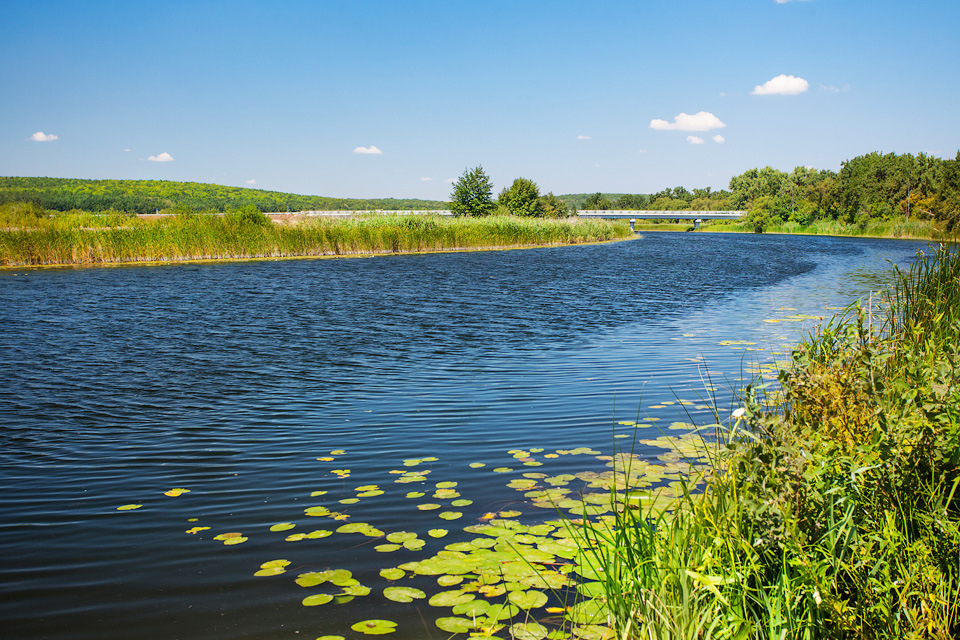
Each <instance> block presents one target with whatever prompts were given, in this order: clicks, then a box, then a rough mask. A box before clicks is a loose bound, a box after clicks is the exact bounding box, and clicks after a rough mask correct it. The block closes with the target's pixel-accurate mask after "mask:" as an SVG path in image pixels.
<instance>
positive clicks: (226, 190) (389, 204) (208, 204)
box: [0, 177, 449, 213]
mask: <svg viewBox="0 0 960 640" xmlns="http://www.w3.org/2000/svg"><path fill="white" fill-rule="evenodd" d="M8 202H31V203H33V204H35V205H37V206H39V207H41V208H43V209H47V210H51V211H71V210H74V209H80V210H82V211H109V210H113V211H120V212H125V213H154V212H155V211H157V210H158V209H159V210H160V211H161V212H163V211H166V212H172V211H198V212H199V211H227V210H228V209H240V208H243V207H248V206H253V207H256V208H257V209H259V210H260V211H264V212H270V211H311V210H312V211H317V210H338V209H343V210H353V211H371V210H375V209H399V210H408V209H411V210H413V209H446V208H448V207H449V203H447V202H440V201H436V200H412V199H409V200H408V199H397V198H379V199H368V200H362V199H355V198H327V197H324V196H304V195H298V194H294V193H282V192H279V191H262V190H260V189H245V188H241V187H224V186H222V185H218V184H203V183H199V182H174V181H169V180H80V179H74V178H12V177H6V178H5V177H0V204H4V203H8Z"/></svg>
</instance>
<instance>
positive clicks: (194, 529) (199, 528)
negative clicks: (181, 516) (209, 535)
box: [186, 527, 210, 534]
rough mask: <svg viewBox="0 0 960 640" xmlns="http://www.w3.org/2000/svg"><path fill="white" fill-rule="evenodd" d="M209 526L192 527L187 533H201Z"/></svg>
mask: <svg viewBox="0 0 960 640" xmlns="http://www.w3.org/2000/svg"><path fill="white" fill-rule="evenodd" d="M209 528H210V527H191V528H189V529H187V531H186V532H187V533H191V534H197V533H200V532H201V531H206V530H207V529H209Z"/></svg>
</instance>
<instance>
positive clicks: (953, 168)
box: [937, 151, 960, 231]
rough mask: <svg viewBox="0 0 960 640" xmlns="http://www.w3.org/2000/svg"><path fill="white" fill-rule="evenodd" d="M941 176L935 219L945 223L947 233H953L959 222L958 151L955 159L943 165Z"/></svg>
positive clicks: (959, 162)
mask: <svg viewBox="0 0 960 640" xmlns="http://www.w3.org/2000/svg"><path fill="white" fill-rule="evenodd" d="M942 175H943V177H942V178H941V181H940V191H939V193H938V194H937V195H938V203H937V208H938V209H939V211H938V216H937V217H938V218H940V219H941V220H943V221H945V222H946V224H947V231H953V230H954V228H956V226H957V223H958V222H960V151H957V157H956V158H955V159H953V160H947V161H945V162H944V163H943V174H942Z"/></svg>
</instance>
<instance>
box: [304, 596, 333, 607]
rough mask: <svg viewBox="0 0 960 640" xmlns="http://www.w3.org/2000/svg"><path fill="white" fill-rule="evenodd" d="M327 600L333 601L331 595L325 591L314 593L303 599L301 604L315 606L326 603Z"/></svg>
mask: <svg viewBox="0 0 960 640" xmlns="http://www.w3.org/2000/svg"><path fill="white" fill-rule="evenodd" d="M328 602H333V596H331V595H328V594H326V593H315V594H313V595H312V596H307V597H306V598H304V599H303V606H305V607H316V606H319V605H321V604H327V603H328Z"/></svg>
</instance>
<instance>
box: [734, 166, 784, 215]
mask: <svg viewBox="0 0 960 640" xmlns="http://www.w3.org/2000/svg"><path fill="white" fill-rule="evenodd" d="M786 181H787V174H786V173H784V172H783V171H777V170H776V169H774V168H773V167H764V168H763V169H748V170H747V171H744V172H743V173H742V174H740V175H739V176H733V177H732V178H730V191H732V192H733V193H732V195H731V198H730V199H731V204H732V205H733V206H734V207H735V208H737V209H744V208H746V207H748V206H749V205H750V203H751V202H753V200H754V199H755V198H759V197H760V196H776V195H778V194H779V193H780V190H781V189H782V188H783V185H784V183H785V182H786Z"/></svg>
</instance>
